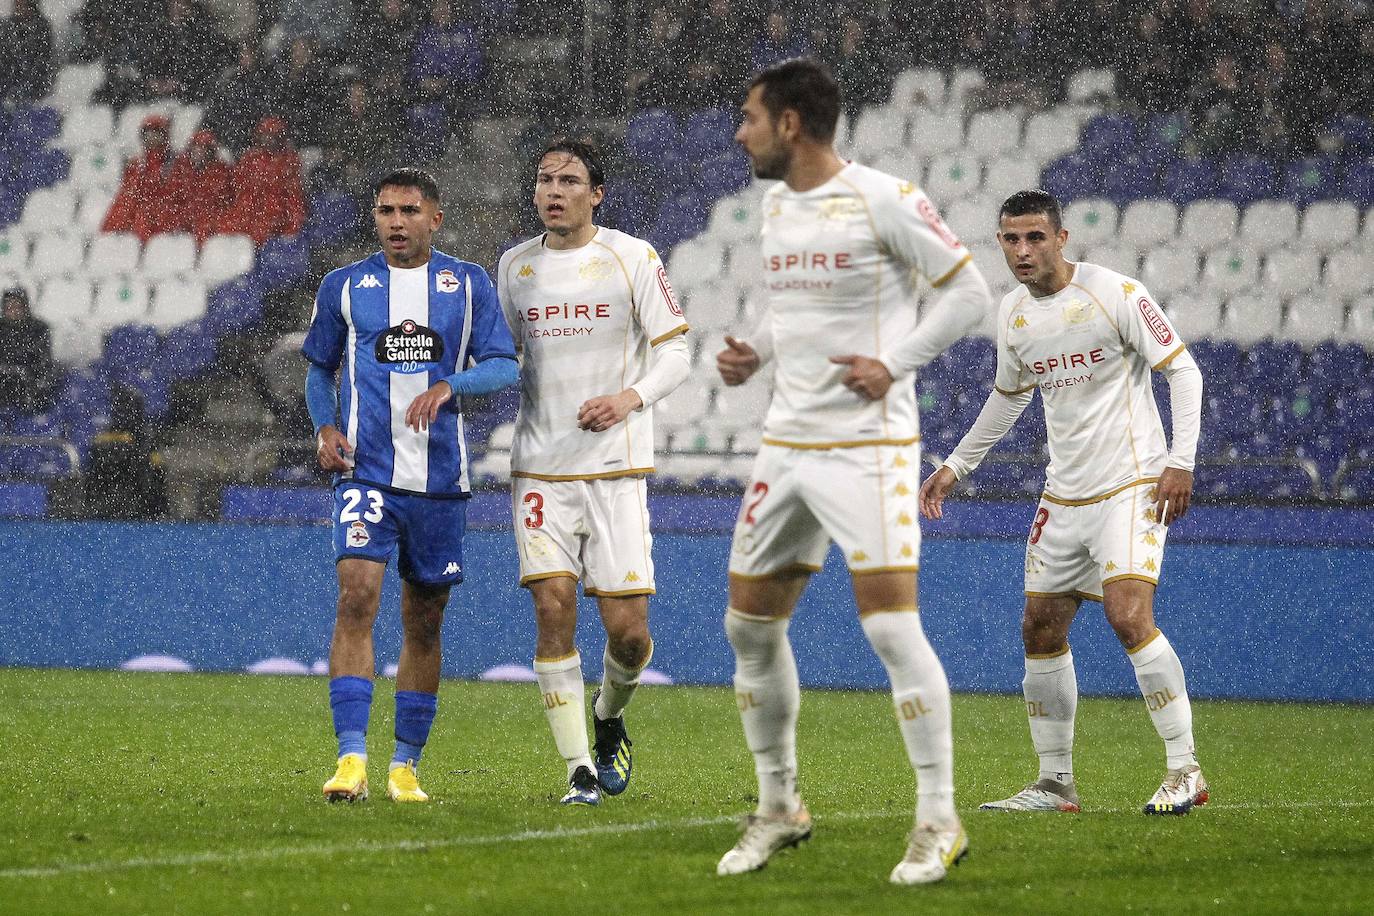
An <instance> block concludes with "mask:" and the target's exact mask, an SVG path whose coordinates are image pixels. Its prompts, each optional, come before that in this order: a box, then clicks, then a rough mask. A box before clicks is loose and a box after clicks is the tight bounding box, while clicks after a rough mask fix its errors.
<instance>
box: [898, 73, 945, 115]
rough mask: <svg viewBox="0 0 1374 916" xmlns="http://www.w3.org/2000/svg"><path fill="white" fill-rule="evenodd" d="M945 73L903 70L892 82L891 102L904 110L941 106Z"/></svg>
mask: <svg viewBox="0 0 1374 916" xmlns="http://www.w3.org/2000/svg"><path fill="white" fill-rule="evenodd" d="M945 92H946V87H945V74H944V73H943V72H942V71H940V70H935V69H930V68H926V69H921V70H903V71H902V72H901V73H898V74H897V78H896V79H895V80H893V82H892V104H893V105H894V106H895V107H897V108H901V109H903V110H906V111H910V110H911V109H913V108H943V107H944V105H945Z"/></svg>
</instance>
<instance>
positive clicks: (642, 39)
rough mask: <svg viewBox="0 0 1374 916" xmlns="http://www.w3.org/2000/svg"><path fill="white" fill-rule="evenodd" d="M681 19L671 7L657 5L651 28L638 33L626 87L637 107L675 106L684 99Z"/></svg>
mask: <svg viewBox="0 0 1374 916" xmlns="http://www.w3.org/2000/svg"><path fill="white" fill-rule="evenodd" d="M682 30H683V29H682V20H681V19H679V18H678V17H677V16H676V15H674V13H673V11H672V9H671V8H669V7H668V6H655V7H654V9H653V11H652V12H651V13H650V14H649V28H648V29H647V31H645V32H644V33H643V34H641V35H639V36H637V38H636V40H635V41H634V50H633V51H632V52H631V55H630V57H631V61H632V62H631V64H630V69H629V73H627V74H626V77H625V88H626V90H627V92H628V93H629V96H630V98H631V99H632V100H633V102H632V106H633V107H634V108H675V107H677V106H678V103H679V102H680V101H681V98H682V92H681V89H682V67H681V56H680V48H681V38H682Z"/></svg>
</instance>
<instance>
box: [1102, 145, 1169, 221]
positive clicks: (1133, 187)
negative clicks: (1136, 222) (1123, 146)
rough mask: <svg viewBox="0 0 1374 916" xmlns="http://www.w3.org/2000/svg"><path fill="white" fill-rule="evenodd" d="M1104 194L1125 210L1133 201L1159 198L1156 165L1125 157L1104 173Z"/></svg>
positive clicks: (1141, 159)
mask: <svg viewBox="0 0 1374 916" xmlns="http://www.w3.org/2000/svg"><path fill="white" fill-rule="evenodd" d="M1102 194H1103V196H1105V197H1106V198H1107V199H1108V200H1110V201H1111V202H1112V203H1114V204H1116V205H1117V206H1118V207H1121V208H1123V209H1124V208H1125V206H1126V205H1127V204H1128V203H1130V202H1131V201H1135V200H1141V199H1143V198H1146V197H1156V196H1158V194H1159V180H1158V172H1157V171H1156V168H1155V165H1154V163H1151V162H1149V161H1147V160H1145V159H1143V158H1141V157H1139V156H1123V157H1122V158H1120V159H1118V160H1117V161H1115V162H1113V163H1112V164H1111V165H1109V166H1108V167H1107V169H1106V171H1105V172H1104V173H1103V175H1102Z"/></svg>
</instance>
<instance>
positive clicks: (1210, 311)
mask: <svg viewBox="0 0 1374 916" xmlns="http://www.w3.org/2000/svg"><path fill="white" fill-rule="evenodd" d="M1150 292H1151V293H1153V292H1154V290H1151V291H1150ZM1164 313H1165V314H1166V315H1168V316H1169V320H1170V321H1172V322H1173V324H1174V329H1175V330H1177V331H1178V336H1179V337H1181V338H1182V339H1183V340H1185V341H1193V340H1197V339H1198V338H1200V337H1212V336H1214V335H1215V334H1216V333H1217V331H1218V330H1219V329H1220V328H1221V297H1220V296H1218V295H1217V294H1216V293H1214V292H1210V291H1208V290H1205V289H1185V290H1180V291H1178V292H1176V293H1174V294H1173V295H1172V296H1170V297H1169V301H1168V302H1166V303H1164Z"/></svg>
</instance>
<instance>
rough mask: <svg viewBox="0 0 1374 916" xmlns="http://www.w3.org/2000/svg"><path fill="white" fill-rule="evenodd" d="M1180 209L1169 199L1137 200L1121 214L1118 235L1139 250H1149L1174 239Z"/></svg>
mask: <svg viewBox="0 0 1374 916" xmlns="http://www.w3.org/2000/svg"><path fill="white" fill-rule="evenodd" d="M1177 225H1178V209H1177V208H1176V207H1174V205H1173V204H1172V203H1170V202H1169V201H1167V200H1137V201H1134V202H1132V203H1131V204H1130V205H1129V206H1128V207H1126V210H1125V212H1124V213H1122V214H1121V225H1119V226H1118V227H1117V230H1116V235H1117V238H1118V239H1120V240H1121V241H1122V242H1123V243H1124V244H1127V245H1133V246H1134V247H1135V249H1136V250H1137V251H1149V250H1150V249H1151V248H1156V247H1158V246H1160V245H1163V244H1165V243H1166V242H1171V241H1173V239H1174V232H1175V228H1176V226H1177Z"/></svg>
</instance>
